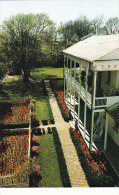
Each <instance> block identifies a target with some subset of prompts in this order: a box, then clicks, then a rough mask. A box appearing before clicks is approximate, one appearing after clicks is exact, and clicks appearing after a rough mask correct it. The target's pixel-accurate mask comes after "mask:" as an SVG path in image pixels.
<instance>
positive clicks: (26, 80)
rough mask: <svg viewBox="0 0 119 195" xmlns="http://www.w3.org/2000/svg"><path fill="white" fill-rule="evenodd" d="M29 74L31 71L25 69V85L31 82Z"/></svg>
mask: <svg viewBox="0 0 119 195" xmlns="http://www.w3.org/2000/svg"><path fill="white" fill-rule="evenodd" d="M29 74H30V71H28V70H27V69H23V80H24V82H25V83H28V82H29Z"/></svg>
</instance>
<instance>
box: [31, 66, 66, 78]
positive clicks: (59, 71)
mask: <svg viewBox="0 0 119 195" xmlns="http://www.w3.org/2000/svg"><path fill="white" fill-rule="evenodd" d="M31 76H33V77H35V78H38V79H52V78H63V68H52V67H43V68H35V69H34V70H33V71H32V72H31Z"/></svg>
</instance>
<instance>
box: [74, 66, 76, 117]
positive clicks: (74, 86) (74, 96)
mask: <svg viewBox="0 0 119 195" xmlns="http://www.w3.org/2000/svg"><path fill="white" fill-rule="evenodd" d="M75 81H76V62H74V87H75ZM75 93H76V92H75V89H74V120H75Z"/></svg>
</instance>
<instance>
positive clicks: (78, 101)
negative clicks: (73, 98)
mask: <svg viewBox="0 0 119 195" xmlns="http://www.w3.org/2000/svg"><path fill="white" fill-rule="evenodd" d="M79 120H80V96H79V94H78V127H79Z"/></svg>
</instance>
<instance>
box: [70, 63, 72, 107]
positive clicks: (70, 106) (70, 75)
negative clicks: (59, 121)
mask: <svg viewBox="0 0 119 195" xmlns="http://www.w3.org/2000/svg"><path fill="white" fill-rule="evenodd" d="M71 69H72V61H71V60H70V70H71ZM70 78H71V75H70ZM71 88H72V87H71V80H70V110H71V97H72V96H71V92H72V90H71Z"/></svg>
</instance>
